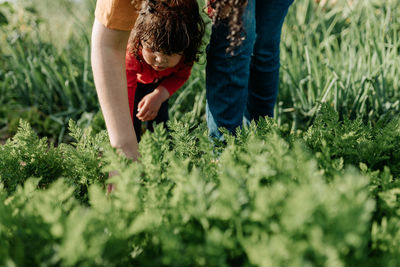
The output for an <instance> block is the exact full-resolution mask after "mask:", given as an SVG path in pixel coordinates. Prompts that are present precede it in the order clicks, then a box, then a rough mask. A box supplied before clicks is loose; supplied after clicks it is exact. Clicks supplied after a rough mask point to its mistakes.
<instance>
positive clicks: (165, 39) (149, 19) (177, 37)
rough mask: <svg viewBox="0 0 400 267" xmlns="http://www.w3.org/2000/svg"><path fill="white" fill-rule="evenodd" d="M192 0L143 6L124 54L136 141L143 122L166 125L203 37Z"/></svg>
mask: <svg viewBox="0 0 400 267" xmlns="http://www.w3.org/2000/svg"><path fill="white" fill-rule="evenodd" d="M204 28H205V26H204V22H203V20H202V18H201V16H200V13H199V7H198V4H197V1H196V0H161V1H160V0H147V1H144V2H143V5H142V7H141V10H140V13H139V16H138V19H137V21H136V24H135V27H134V29H133V31H132V35H131V38H130V41H129V43H128V49H127V54H126V77H127V82H128V99H129V108H130V111H131V117H132V120H133V124H134V128H135V132H136V137H137V139H138V142H139V141H140V136H141V125H142V121H146V122H147V128H148V129H149V130H150V131H152V130H153V122H155V123H166V121H167V120H168V99H169V97H170V96H171V95H172V94H173V93H175V92H176V91H177V90H178V89H179V88H180V87H181V86H182V85H183V84H184V83H185V82H186V81H187V79H188V78H189V76H190V72H191V69H192V66H193V63H194V61H196V60H197V57H198V54H199V48H200V45H201V41H202V37H203V34H204Z"/></svg>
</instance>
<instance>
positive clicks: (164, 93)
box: [154, 86, 170, 102]
mask: <svg viewBox="0 0 400 267" xmlns="http://www.w3.org/2000/svg"><path fill="white" fill-rule="evenodd" d="M154 93H155V94H156V95H158V96H159V97H160V98H161V100H162V102H164V101H166V100H167V99H168V98H169V97H170V95H169V92H168V90H167V88H165V87H164V86H158V87H157V88H156V89H154Z"/></svg>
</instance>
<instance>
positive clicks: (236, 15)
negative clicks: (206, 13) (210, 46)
mask: <svg viewBox="0 0 400 267" xmlns="http://www.w3.org/2000/svg"><path fill="white" fill-rule="evenodd" d="M264 1H268V0H264ZM247 2H248V0H208V5H209V6H210V7H211V8H212V9H213V12H212V14H211V19H212V21H213V23H220V22H222V21H223V22H224V23H227V24H228V26H229V35H228V36H227V39H228V40H229V47H228V48H227V52H228V53H233V50H234V48H235V47H237V46H239V45H240V44H241V43H242V41H243V40H244V38H245V34H246V33H245V32H244V29H243V20H242V16H243V12H244V9H245V7H246V6H247Z"/></svg>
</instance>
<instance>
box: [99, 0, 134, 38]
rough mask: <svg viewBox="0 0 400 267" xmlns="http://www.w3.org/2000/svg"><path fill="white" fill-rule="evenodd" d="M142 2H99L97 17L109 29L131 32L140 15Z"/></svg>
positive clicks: (105, 0)
mask: <svg viewBox="0 0 400 267" xmlns="http://www.w3.org/2000/svg"><path fill="white" fill-rule="evenodd" d="M140 5H141V1H140V0H133V1H131V0H97V3H96V11H95V17H96V19H97V20H98V21H100V22H101V24H103V25H104V26H106V27H107V28H109V29H114V30H123V31H130V30H132V28H133V26H134V25H135V22H136V19H137V17H138V14H139V9H140Z"/></svg>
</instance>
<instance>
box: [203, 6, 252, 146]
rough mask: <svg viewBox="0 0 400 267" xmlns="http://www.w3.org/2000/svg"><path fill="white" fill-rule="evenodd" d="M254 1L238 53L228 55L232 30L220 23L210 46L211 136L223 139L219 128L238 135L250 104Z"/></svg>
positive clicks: (215, 26) (209, 110)
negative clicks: (247, 106) (246, 108)
mask: <svg viewBox="0 0 400 267" xmlns="http://www.w3.org/2000/svg"><path fill="white" fill-rule="evenodd" d="M254 1H255V0H249V2H248V5H247V7H246V10H245V12H244V14H243V24H244V28H245V31H246V38H245V40H244V41H243V43H242V44H241V45H240V46H239V47H237V48H236V49H235V50H234V54H233V55H231V54H230V53H226V48H227V47H228V46H229V42H228V41H227V39H226V37H227V35H228V26H227V24H226V23H219V24H217V25H214V26H213V28H212V34H211V38H210V43H209V45H208V47H207V66H206V88H207V94H206V95H207V106H208V108H207V111H206V112H207V124H208V128H209V131H210V136H211V137H215V138H219V139H221V138H222V135H221V133H220V132H219V130H218V128H219V127H224V128H226V129H228V130H229V131H230V132H232V133H235V129H236V128H237V127H239V126H241V125H242V122H243V114H244V110H245V106H246V102H247V90H248V80H249V72H250V60H251V54H252V52H253V47H254V41H255V9H254Z"/></svg>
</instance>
